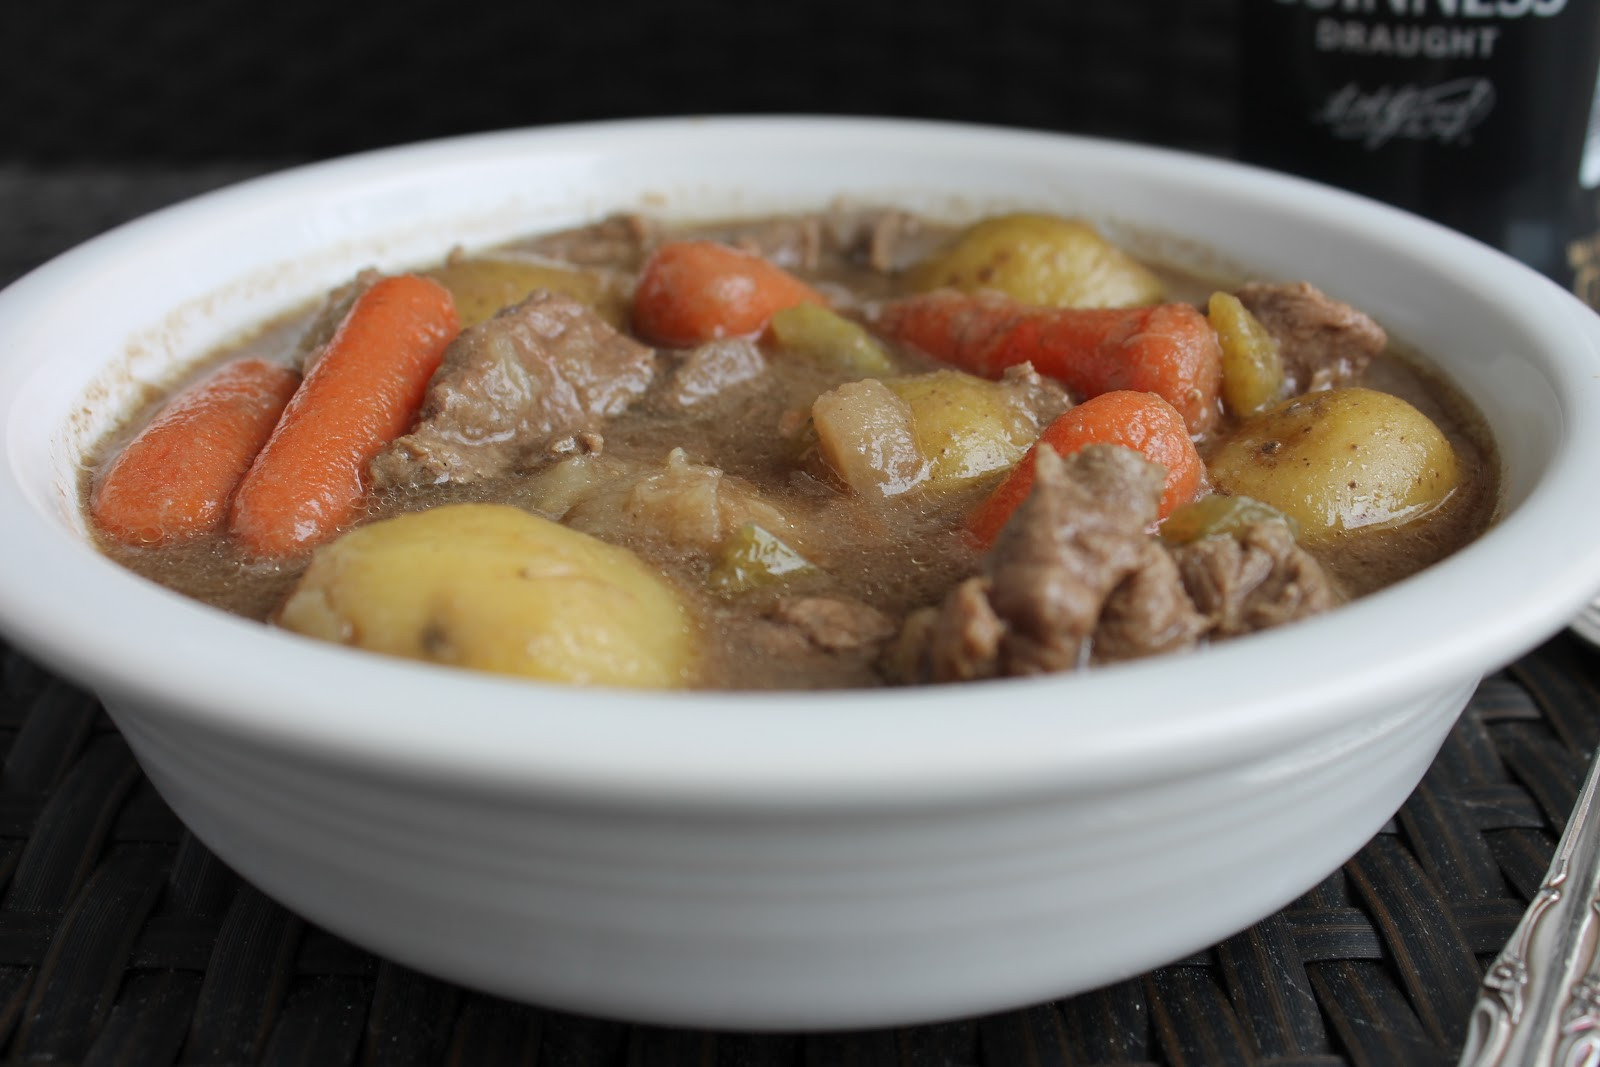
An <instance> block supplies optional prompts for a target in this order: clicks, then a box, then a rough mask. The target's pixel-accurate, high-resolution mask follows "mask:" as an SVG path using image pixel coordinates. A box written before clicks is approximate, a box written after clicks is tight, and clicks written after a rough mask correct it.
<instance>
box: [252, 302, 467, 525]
mask: <svg viewBox="0 0 1600 1067" xmlns="http://www.w3.org/2000/svg"><path fill="white" fill-rule="evenodd" d="M457 330H458V320H457V318H456V309H455V304H454V302H453V301H452V300H451V298H450V292H449V290H447V289H445V288H444V286H442V285H440V284H439V283H438V282H435V281H433V280H431V279H428V278H424V277H422V276H420V275H416V274H401V275H396V276H393V277H388V278H383V279H381V280H379V281H378V282H376V283H375V284H374V285H373V286H372V287H371V288H370V289H368V290H366V291H365V292H364V293H362V294H361V295H360V296H359V297H357V298H356V301H355V303H354V304H353V305H351V308H350V311H349V312H348V313H347V314H346V315H345V317H344V319H343V321H341V322H340V324H339V328H338V329H337V330H335V331H334V334H333V336H332V337H331V338H329V339H328V342H327V343H326V344H325V345H324V346H323V348H322V349H321V350H320V351H319V352H318V353H317V354H316V355H315V356H313V358H312V359H311V360H310V361H309V362H308V370H307V371H306V377H305V381H303V382H302V383H301V384H300V388H299V390H297V391H296V392H295V394H294V396H293V397H291V398H290V400H289V404H288V406H287V407H286V408H285V409H284V412H283V416H282V418H280V419H279V420H278V425H277V428H276V429H274V430H273V432H272V436H271V437H270V438H269V439H268V441H267V443H266V446H265V447H263V448H262V450H261V454H260V455H258V456H257V457H256V460H255V462H254V463H253V464H252V465H251V467H250V470H249V472H248V473H246V474H245V476H244V480H243V481H242V482H240V483H239V491H238V493H237V494H235V496H234V500H233V511H232V514H231V515H230V516H229V520H228V529H229V532H230V533H231V534H232V535H233V537H234V538H235V540H237V541H238V542H239V544H240V545H241V546H243V548H244V549H245V550H246V551H247V552H249V553H250V554H251V555H254V556H257V557H281V556H290V555H294V554H295V553H298V552H301V551H304V550H306V549H309V548H311V547H313V546H314V545H316V544H318V543H319V542H321V541H324V540H326V539H327V538H328V537H330V536H332V535H333V534H335V533H337V532H338V530H339V528H340V527H341V526H345V525H347V524H348V523H350V522H351V521H352V520H353V519H354V518H355V517H356V514H357V513H358V512H359V510H360V508H361V505H362V502H363V500H364V498H365V496H366V476H367V475H366V470H367V464H368V463H370V462H371V461H372V458H373V457H374V456H376V455H377V454H378V453H379V452H380V451H382V450H383V448H384V447H385V446H387V445H388V444H389V443H390V442H391V441H393V440H394V439H395V438H396V437H398V436H399V435H400V434H401V433H403V432H405V430H406V428H407V427H408V426H409V425H410V423H411V420H412V417H413V416H414V415H415V414H416V412H417V409H418V408H419V407H421V406H422V399H423V395H424V393H425V392H426V390H427V387H428V379H430V378H431V377H432V376H433V372H434V371H435V370H436V369H437V368H438V366H439V361H440V359H441V358H442V357H443V355H444V350H445V346H446V345H448V344H449V343H450V341H451V340H452V339H453V338H454V337H455V335H456V332H457Z"/></svg>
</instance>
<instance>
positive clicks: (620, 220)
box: [521, 214, 661, 271]
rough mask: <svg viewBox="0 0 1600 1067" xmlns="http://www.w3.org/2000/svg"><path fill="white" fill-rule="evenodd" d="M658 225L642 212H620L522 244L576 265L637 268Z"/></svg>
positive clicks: (657, 233) (652, 245) (656, 236)
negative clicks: (634, 213) (641, 213)
mask: <svg viewBox="0 0 1600 1067" xmlns="http://www.w3.org/2000/svg"><path fill="white" fill-rule="evenodd" d="M660 240H661V234H660V227H659V226H658V225H657V224H656V223H655V222H654V221H653V220H651V219H648V218H645V217H644V216H643V215H633V214H620V215H612V216H610V217H608V218H604V219H601V220H600V221H599V222H595V223H591V224H590V225H588V226H580V227H577V228H576V229H571V230H562V231H560V232H559V233H551V234H546V235H544V236H543V237H540V238H538V239H537V240H534V241H529V242H527V243H526V244H524V245H522V246H521V247H523V248H526V249H527V250H528V251H530V252H537V253H539V254H540V255H544V256H549V257H551V258H552V259H558V260H562V261H563V262H566V263H571V264H572V265H574V266H577V267H610V268H615V269H619V270H626V271H636V270H638V269H639V268H640V267H641V266H642V265H643V264H644V260H645V257H646V256H648V255H649V254H650V252H651V251H652V250H653V249H654V248H655V246H656V245H657V244H658V243H659V242H660Z"/></svg>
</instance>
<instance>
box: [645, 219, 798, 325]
mask: <svg viewBox="0 0 1600 1067" xmlns="http://www.w3.org/2000/svg"><path fill="white" fill-rule="evenodd" d="M823 303H826V301H825V300H824V299H823V297H822V294H821V293H819V292H817V291H816V290H815V289H813V288H811V286H809V285H807V284H806V283H805V282H803V281H801V280H800V279H799V278H796V277H795V276H794V275H792V274H790V273H789V272H788V271H786V270H784V269H783V268H782V267H779V266H777V265H776V264H774V263H770V262H768V261H767V260H765V259H762V258H761V257H760V256H758V255H753V254H752V253H749V252H742V251H740V250H739V249H737V248H730V247H729V246H728V245H724V244H718V243H717V242H716V241H669V242H668V243H666V244H664V245H662V246H661V247H660V248H657V249H656V250H655V252H654V253H652V254H651V256H650V259H649V260H648V261H647V262H646V263H645V265H644V269H643V270H642V271H641V272H640V274H639V284H638V285H637V286H636V287H635V289H634V295H633V328H634V332H635V333H637V334H638V335H639V336H640V337H641V338H643V339H644V340H646V341H649V342H650V343H652V344H658V345H666V346H668V347H670V348H690V347H692V346H694V345H698V344H704V343H705V342H706V341H714V340H716V339H717V338H719V337H746V336H753V335H755V334H758V333H760V332H761V331H762V330H764V329H766V326H767V320H768V319H770V318H772V315H773V312H776V311H782V310H783V309H784V308H788V307H794V306H795V305H796V304H823Z"/></svg>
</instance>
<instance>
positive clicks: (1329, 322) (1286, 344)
mask: <svg viewBox="0 0 1600 1067" xmlns="http://www.w3.org/2000/svg"><path fill="white" fill-rule="evenodd" d="M1235 295H1237V296H1238V298H1239V302H1240V303H1241V304H1243V305H1244V306H1245V307H1246V308H1247V309H1249V311H1250V313H1251V314H1252V315H1254V316H1255V317H1256V318H1257V319H1258V320H1260V322H1261V325H1263V326H1265V327H1266V328H1267V332H1269V333H1270V334H1272V336H1273V337H1275V338H1276V339H1277V341H1278V345H1279V347H1280V349H1281V351H1282V354H1283V371H1284V377H1285V379H1286V381H1285V386H1286V391H1287V395H1295V394H1298V393H1306V392H1311V391H1312V390H1315V389H1332V388H1335V387H1337V386H1341V385H1348V384H1350V383H1351V382H1354V381H1356V380H1357V379H1359V378H1360V377H1361V374H1362V372H1363V371H1365V370H1366V369H1367V364H1368V363H1370V362H1371V361H1372V357H1373V356H1375V355H1377V354H1378V353H1379V352H1382V351H1383V349H1384V346H1385V345H1387V344H1388V343H1389V338H1388V335H1387V334H1385V333H1384V330H1383V327H1382V326H1379V325H1378V324H1377V323H1376V322H1374V321H1372V319H1371V318H1370V317H1368V316H1367V315H1366V314H1365V313H1364V312H1361V311H1358V310H1356V309H1355V308H1353V307H1351V306H1350V305H1349V304H1346V303H1343V302H1342V301H1338V300H1334V299H1332V298H1331V297H1329V296H1327V295H1326V294H1325V293H1323V292H1322V291H1321V290H1320V289H1318V288H1317V287H1316V286H1314V285H1312V284H1311V283H1310V282H1294V283H1282V284H1267V283H1259V282H1258V283H1253V284H1250V285H1246V286H1244V287H1243V288H1242V289H1240V290H1239V291H1238V292H1237V293H1236V294H1235Z"/></svg>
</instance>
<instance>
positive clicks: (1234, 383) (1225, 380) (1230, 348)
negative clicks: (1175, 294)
mask: <svg viewBox="0 0 1600 1067" xmlns="http://www.w3.org/2000/svg"><path fill="white" fill-rule="evenodd" d="M1206 317H1207V319H1209V320H1210V322H1211V328H1212V329H1213V330H1215V331H1216V332H1217V345H1218V347H1219V348H1220V349H1221V350H1222V403H1223V405H1224V406H1226V407H1227V409H1228V410H1229V411H1230V412H1232V413H1233V414H1235V415H1254V414H1256V413H1258V412H1261V411H1265V410H1266V409H1267V408H1269V407H1271V406H1272V405H1273V404H1275V403H1277V402H1278V398H1279V397H1280V396H1282V395H1283V354H1282V352H1280V350H1279V348H1278V340H1277V338H1275V337H1273V336H1272V334H1271V333H1269V332H1268V331H1267V328H1266V327H1265V326H1263V325H1261V320H1259V319H1257V318H1256V317H1255V316H1254V315H1252V314H1250V309H1249V308H1247V307H1245V306H1244V304H1242V303H1240V301H1239V298H1238V297H1236V296H1234V295H1233V294H1232V293H1221V292H1218V293H1212V294H1211V301H1210V303H1209V304H1208V305H1207V307H1206Z"/></svg>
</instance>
